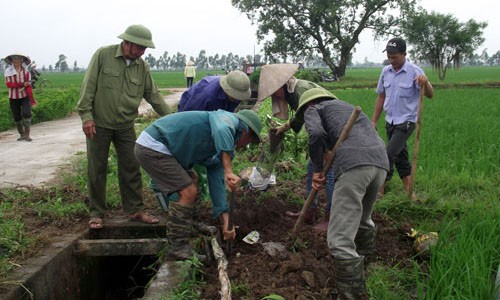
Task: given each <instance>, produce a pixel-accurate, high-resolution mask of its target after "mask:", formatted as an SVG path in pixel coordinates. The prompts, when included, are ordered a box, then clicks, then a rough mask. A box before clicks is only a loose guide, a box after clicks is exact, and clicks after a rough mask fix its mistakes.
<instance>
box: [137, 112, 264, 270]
mask: <svg viewBox="0 0 500 300" xmlns="http://www.w3.org/2000/svg"><path fill="white" fill-rule="evenodd" d="M261 129H262V123H261V121H260V118H259V116H258V115H257V114H256V113H255V112H253V111H251V110H241V111H239V112H238V113H230V112H227V111H224V110H217V111H210V112H208V111H188V112H179V113H175V114H171V115H168V116H165V117H162V118H160V119H158V120H156V121H155V122H153V123H152V124H151V125H150V126H148V127H147V128H146V129H145V130H144V131H143V132H142V133H141V134H140V136H139V138H138V139H137V141H136V145H135V155H136V157H137V160H138V161H139V162H140V163H141V165H142V167H143V168H144V170H146V172H147V173H148V174H149V175H150V177H151V178H152V179H153V180H154V181H155V183H156V185H157V187H158V188H159V189H160V191H161V192H162V193H163V194H165V195H169V194H172V193H176V192H177V193H178V194H179V199H178V201H171V202H170V204H169V208H168V215H167V239H168V242H169V248H168V253H167V257H168V258H170V259H180V260H184V259H188V258H190V257H192V256H193V250H192V249H191V246H190V245H189V237H190V235H191V231H192V228H193V227H195V224H193V213H194V210H195V207H194V202H195V199H196V197H197V193H198V192H197V178H198V176H197V173H196V172H195V171H194V170H193V169H192V168H193V166H194V165H195V164H201V165H203V166H205V167H206V168H207V174H208V184H209V190H210V196H211V200H212V204H213V211H212V216H213V217H214V218H219V219H220V221H221V223H222V232H223V237H224V240H228V239H234V238H235V236H236V231H235V229H234V228H232V229H229V228H228V207H227V203H226V189H225V187H224V185H227V187H228V188H229V190H230V191H236V190H237V188H238V186H239V182H240V178H239V177H238V176H237V175H235V174H234V172H233V169H232V165H231V160H232V159H233V157H234V149H235V148H236V149H241V148H243V147H245V146H246V145H248V144H249V143H250V142H254V143H259V141H260V131H261ZM195 255H197V254H195ZM197 256H198V258H199V259H200V260H204V258H205V257H203V256H201V255H197Z"/></svg>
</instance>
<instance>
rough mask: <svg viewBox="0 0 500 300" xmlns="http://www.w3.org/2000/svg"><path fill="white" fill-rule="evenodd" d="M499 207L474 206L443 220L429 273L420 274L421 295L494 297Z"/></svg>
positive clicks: (499, 255)
mask: <svg viewBox="0 0 500 300" xmlns="http://www.w3.org/2000/svg"><path fill="white" fill-rule="evenodd" d="M498 232H500V208H499V207H498V205H496V206H493V207H484V206H482V205H478V206H475V207H474V209H472V210H469V212H468V213H467V214H465V215H464V216H463V218H461V219H460V222H458V223H457V222H456V220H454V219H452V220H447V221H445V222H443V226H442V228H441V230H440V236H439V240H438V243H437V245H436V246H435V247H434V248H432V251H431V259H430V265H429V273H423V274H422V273H420V274H418V280H419V285H420V286H422V287H425V289H424V291H420V295H419V297H420V298H425V299H493V298H494V295H495V291H494V284H493V282H494V281H493V280H492V275H494V274H495V273H496V271H497V269H498V265H499V263H500V250H499V249H500V236H499V235H498Z"/></svg>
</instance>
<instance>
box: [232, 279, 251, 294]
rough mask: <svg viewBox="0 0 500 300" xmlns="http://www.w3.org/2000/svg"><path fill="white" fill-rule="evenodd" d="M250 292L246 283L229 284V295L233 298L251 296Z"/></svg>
mask: <svg viewBox="0 0 500 300" xmlns="http://www.w3.org/2000/svg"><path fill="white" fill-rule="evenodd" d="M251 292H252V290H251V288H250V287H249V286H248V284H247V283H245V282H243V283H238V282H231V294H232V295H233V296H238V297H242V296H248V295H250V294H251Z"/></svg>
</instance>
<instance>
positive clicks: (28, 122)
mask: <svg viewBox="0 0 500 300" xmlns="http://www.w3.org/2000/svg"><path fill="white" fill-rule="evenodd" d="M23 123H24V140H25V141H27V142H31V141H32V139H31V138H30V128H31V119H24V120H23Z"/></svg>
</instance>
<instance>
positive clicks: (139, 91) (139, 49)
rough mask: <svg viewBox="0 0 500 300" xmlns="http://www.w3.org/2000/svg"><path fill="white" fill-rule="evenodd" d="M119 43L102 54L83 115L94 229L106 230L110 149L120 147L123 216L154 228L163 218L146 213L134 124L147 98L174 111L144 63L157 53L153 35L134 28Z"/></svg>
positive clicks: (88, 78) (93, 66)
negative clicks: (150, 51) (148, 53)
mask: <svg viewBox="0 0 500 300" xmlns="http://www.w3.org/2000/svg"><path fill="white" fill-rule="evenodd" d="M118 38H120V39H122V40H123V42H121V43H120V44H117V45H111V46H106V47H102V48H100V49H98V50H97V51H96V52H95V54H94V55H93V57H92V60H91V61H90V64H89V67H88V69H87V72H86V74H85V78H84V81H83V84H82V88H81V94H80V100H79V101H78V106H77V110H78V113H79V114H80V117H81V119H82V124H83V125H82V129H83V132H84V133H85V136H86V137H87V158H88V189H89V211H90V221H89V227H90V228H91V229H99V228H102V227H103V217H104V214H105V211H106V178H107V167H108V156H109V148H110V145H111V143H113V145H114V146H115V149H116V154H117V159H118V178H119V185H120V195H121V199H122V205H123V210H124V211H125V212H126V213H127V214H129V218H130V219H131V220H136V221H141V222H144V223H149V224H154V223H157V222H158V221H159V219H158V218H156V217H154V216H151V215H149V214H148V213H146V212H145V211H144V204H143V201H142V181H141V173H140V168H139V164H138V162H137V161H136V159H135V155H134V145H135V140H136V135H135V130H134V120H135V118H136V117H137V114H138V108H139V104H140V103H141V101H142V99H143V98H144V99H145V100H146V101H147V102H149V103H150V104H151V105H152V107H153V109H154V110H155V111H156V112H157V113H158V114H159V115H161V116H163V115H166V114H169V113H170V108H169V106H168V105H167V104H166V103H165V101H164V99H163V97H162V96H161V94H160V92H159V90H158V87H157V86H156V84H155V83H154V81H153V78H152V77H151V73H150V70H149V67H148V65H147V63H146V62H145V61H144V60H143V59H142V58H141V56H142V55H143V54H144V52H145V50H146V48H154V47H155V46H154V44H153V41H152V35H151V32H150V31H149V29H147V28H146V27H144V26H142V25H131V26H129V27H128V28H127V29H126V30H125V32H124V33H122V34H120V35H119V36H118Z"/></svg>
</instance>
